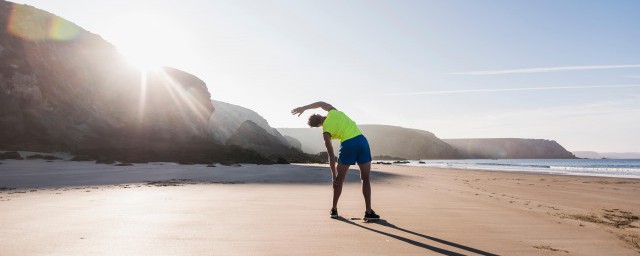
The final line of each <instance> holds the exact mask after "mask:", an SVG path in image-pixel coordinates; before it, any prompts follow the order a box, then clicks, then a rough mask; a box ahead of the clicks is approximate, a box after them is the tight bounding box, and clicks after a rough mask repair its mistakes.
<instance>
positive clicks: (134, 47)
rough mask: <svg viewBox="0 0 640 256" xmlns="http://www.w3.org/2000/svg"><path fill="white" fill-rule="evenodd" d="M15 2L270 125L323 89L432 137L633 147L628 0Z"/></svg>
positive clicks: (341, 103)
mask: <svg viewBox="0 0 640 256" xmlns="http://www.w3.org/2000/svg"><path fill="white" fill-rule="evenodd" d="M17 2H19V3H26V4H29V5H33V6H36V7H38V8H41V9H45V10H47V11H50V12H53V13H55V14H57V15H60V16H62V17H64V18H66V19H68V20H70V21H73V22H75V23H76V24H78V25H80V26H81V27H83V28H85V29H87V30H89V31H91V32H94V33H97V34H100V35H102V36H103V37H104V38H105V39H107V40H109V41H111V42H112V43H114V44H115V45H116V46H117V47H119V48H122V49H123V52H125V55H130V56H132V58H137V59H140V58H142V59H153V61H154V62H158V64H165V65H170V66H174V67H177V68H181V69H184V70H186V71H189V72H191V73H193V74H195V75H197V76H199V77H200V78H202V79H203V80H204V81H205V82H207V84H208V86H209V89H210V90H211V93H212V96H213V98H214V99H216V100H222V101H226V102H230V103H234V104H239V105H242V106H245V107H248V108H251V109H253V110H255V111H257V112H258V113H260V114H261V115H263V116H264V117H265V118H266V119H267V120H268V121H269V122H270V124H271V125H272V126H275V127H304V126H305V124H306V120H305V119H304V118H295V117H292V116H291V115H290V114H289V111H290V110H291V109H292V108H294V107H297V106H299V105H302V104H306V103H310V102H313V101H317V100H324V101H327V102H329V103H332V104H333V105H334V106H336V107H337V108H339V109H341V110H343V111H345V112H346V113H347V114H349V115H350V116H351V117H352V118H353V119H354V120H356V121H357V122H358V123H361V124H389V125H398V126H404V127H411V128H418V129H424V130H428V131H431V132H433V133H435V134H436V136H438V137H440V138H469V137H519V138H544V139H553V140H556V141H558V142H559V143H560V144H562V145H564V146H565V147H566V148H567V149H569V150H595V151H603V152H607V151H617V152H623V151H634V152H640V132H638V131H640V48H639V47H638V46H640V29H638V28H640V15H639V14H638V13H639V12H640V1H636V0H631V1H570V0H565V1H557V0H551V1H473V0H468V1H371V0H367V1H365V0H363V1H355V0H352V1H300V0H292V1H263V0H255V1H237V0H234V1H196V0H182V1H175V0H172V1H164V0H155V1H151V0H149V1H122V0H113V1H81V0H66V1H64V0H58V1H50V0H46V1H45V0H22V1H17ZM520 88H528V89H520ZM544 88H547V89H544ZM304 116H306V115H303V117H304Z"/></svg>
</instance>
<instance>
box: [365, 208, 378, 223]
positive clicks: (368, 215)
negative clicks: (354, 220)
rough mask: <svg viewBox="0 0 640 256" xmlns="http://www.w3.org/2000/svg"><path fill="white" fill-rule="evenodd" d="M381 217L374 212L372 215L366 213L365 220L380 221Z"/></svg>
mask: <svg viewBox="0 0 640 256" xmlns="http://www.w3.org/2000/svg"><path fill="white" fill-rule="evenodd" d="M379 219H380V215H378V214H376V212H374V211H373V210H371V212H370V213H367V212H364V220H365V221H366V220H379Z"/></svg>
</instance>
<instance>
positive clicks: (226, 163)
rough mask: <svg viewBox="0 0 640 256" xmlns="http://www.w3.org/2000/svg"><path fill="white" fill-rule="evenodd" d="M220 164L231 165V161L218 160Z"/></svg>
mask: <svg viewBox="0 0 640 256" xmlns="http://www.w3.org/2000/svg"><path fill="white" fill-rule="evenodd" d="M220 164H221V165H224V166H231V165H233V163H232V162H229V161H222V162H220Z"/></svg>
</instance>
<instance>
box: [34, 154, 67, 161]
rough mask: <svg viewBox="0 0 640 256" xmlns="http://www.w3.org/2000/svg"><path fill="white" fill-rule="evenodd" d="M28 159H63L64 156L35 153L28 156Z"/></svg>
mask: <svg viewBox="0 0 640 256" xmlns="http://www.w3.org/2000/svg"><path fill="white" fill-rule="evenodd" d="M27 159H44V160H62V158H60V157H57V156H52V155H41V154H35V155H30V156H27Z"/></svg>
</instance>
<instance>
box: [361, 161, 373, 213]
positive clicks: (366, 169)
mask: <svg viewBox="0 0 640 256" xmlns="http://www.w3.org/2000/svg"><path fill="white" fill-rule="evenodd" d="M358 166H359V167H360V179H361V180H362V195H363V196H364V204H365V207H366V211H367V212H371V183H370V182H369V173H370V172H371V162H369V163H364V164H358Z"/></svg>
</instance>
